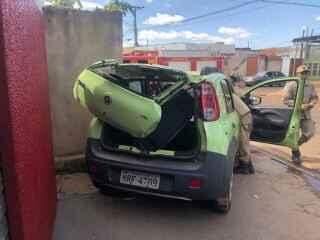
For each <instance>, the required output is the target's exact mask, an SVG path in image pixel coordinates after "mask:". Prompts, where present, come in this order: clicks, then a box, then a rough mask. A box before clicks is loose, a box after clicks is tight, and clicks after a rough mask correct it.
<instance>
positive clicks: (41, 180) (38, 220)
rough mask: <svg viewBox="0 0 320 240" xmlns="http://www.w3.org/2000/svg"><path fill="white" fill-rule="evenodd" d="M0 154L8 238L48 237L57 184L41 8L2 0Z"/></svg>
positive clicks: (27, 2)
mask: <svg viewBox="0 0 320 240" xmlns="http://www.w3.org/2000/svg"><path fill="white" fill-rule="evenodd" d="M0 111H1V113H0V152H1V164H2V166H3V171H4V177H5V188H6V189H5V192H6V201H7V208H8V220H9V231H10V235H11V240H46V239H51V236H52V232H53V223H54V217H55V210H56V187H55V176H54V165H53V157H52V144H51V125H50V112H49V98H48V79H47V64H46V55H45V46H44V31H43V22H42V16H41V12H40V10H39V9H38V7H37V5H36V3H35V1H34V0H1V1H0Z"/></svg>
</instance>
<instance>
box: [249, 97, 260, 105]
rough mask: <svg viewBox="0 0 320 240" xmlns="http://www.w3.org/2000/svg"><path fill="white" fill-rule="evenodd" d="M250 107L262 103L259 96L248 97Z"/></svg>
mask: <svg viewBox="0 0 320 240" xmlns="http://www.w3.org/2000/svg"><path fill="white" fill-rule="evenodd" d="M249 100H250V101H249V102H250V105H259V104H260V103H261V102H262V98H261V97H259V96H250V98H249Z"/></svg>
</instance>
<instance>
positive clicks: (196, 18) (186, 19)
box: [145, 0, 260, 29]
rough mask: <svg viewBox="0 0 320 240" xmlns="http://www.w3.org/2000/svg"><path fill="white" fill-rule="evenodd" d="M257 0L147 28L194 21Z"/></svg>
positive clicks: (256, 0)
mask: <svg viewBox="0 0 320 240" xmlns="http://www.w3.org/2000/svg"><path fill="white" fill-rule="evenodd" d="M259 1H260V0H251V1H247V2H244V3H240V4H237V5H234V6H231V7H227V8H223V9H219V10H215V11H212V12H208V13H206V14H202V15H198V16H194V17H190V18H185V19H184V20H182V21H179V22H178V23H167V24H163V25H160V26H153V27H149V28H152V29H154V28H157V27H164V26H168V25H174V24H183V23H186V22H191V21H195V20H198V19H201V18H206V17H209V16H214V15H217V14H221V13H224V12H228V11H232V10H235V9H238V8H242V7H245V6H248V5H251V4H254V3H257V2H259ZM149 28H145V29H149Z"/></svg>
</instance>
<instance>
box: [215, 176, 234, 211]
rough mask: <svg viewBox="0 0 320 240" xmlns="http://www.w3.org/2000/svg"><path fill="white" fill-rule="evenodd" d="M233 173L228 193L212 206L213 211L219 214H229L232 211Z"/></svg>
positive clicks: (216, 200)
mask: <svg viewBox="0 0 320 240" xmlns="http://www.w3.org/2000/svg"><path fill="white" fill-rule="evenodd" d="M232 187H233V173H231V176H230V180H229V183H228V186H227V191H226V192H225V193H224V194H223V195H222V196H221V197H219V198H217V199H215V200H214V201H213V204H212V206H211V207H212V210H213V211H215V212H218V213H222V214H227V213H228V212H229V211H230V209H231V202H232Z"/></svg>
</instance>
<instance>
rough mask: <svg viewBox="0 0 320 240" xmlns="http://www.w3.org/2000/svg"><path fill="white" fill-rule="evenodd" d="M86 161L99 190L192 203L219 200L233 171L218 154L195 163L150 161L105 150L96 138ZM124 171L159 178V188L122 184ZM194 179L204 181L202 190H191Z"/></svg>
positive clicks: (227, 162) (169, 160) (89, 147)
mask: <svg viewBox="0 0 320 240" xmlns="http://www.w3.org/2000/svg"><path fill="white" fill-rule="evenodd" d="M86 159H87V164H88V170H89V174H90V177H91V179H92V181H93V182H94V183H95V184H96V185H98V186H100V187H103V186H108V187H114V188H117V189H120V190H124V191H133V192H138V193H143V194H150V195H157V196H164V197H173V198H183V199H190V200H209V199H215V198H217V197H220V196H221V195H222V194H223V193H224V192H225V191H226V190H227V186H228V183H229V177H230V169H231V171H232V162H231V160H228V159H227V157H226V156H224V155H221V154H217V153H202V154H199V155H198V157H197V158H196V160H195V161H182V160H175V159H172V158H171V159H169V158H166V157H163V158H160V157H159V158H154V157H152V158H147V157H142V156H136V155H129V154H123V153H116V152H110V151H106V150H105V149H103V147H102V146H101V144H100V141H99V140H94V139H89V140H88V142H87V152H86ZM121 170H131V171H136V172H141V173H147V174H156V175H160V186H159V189H158V190H152V189H146V188H140V187H135V186H131V185H125V184H121V183H120V175H121ZM193 179H197V180H200V181H201V187H200V188H190V187H189V185H190V182H191V180H193Z"/></svg>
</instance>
